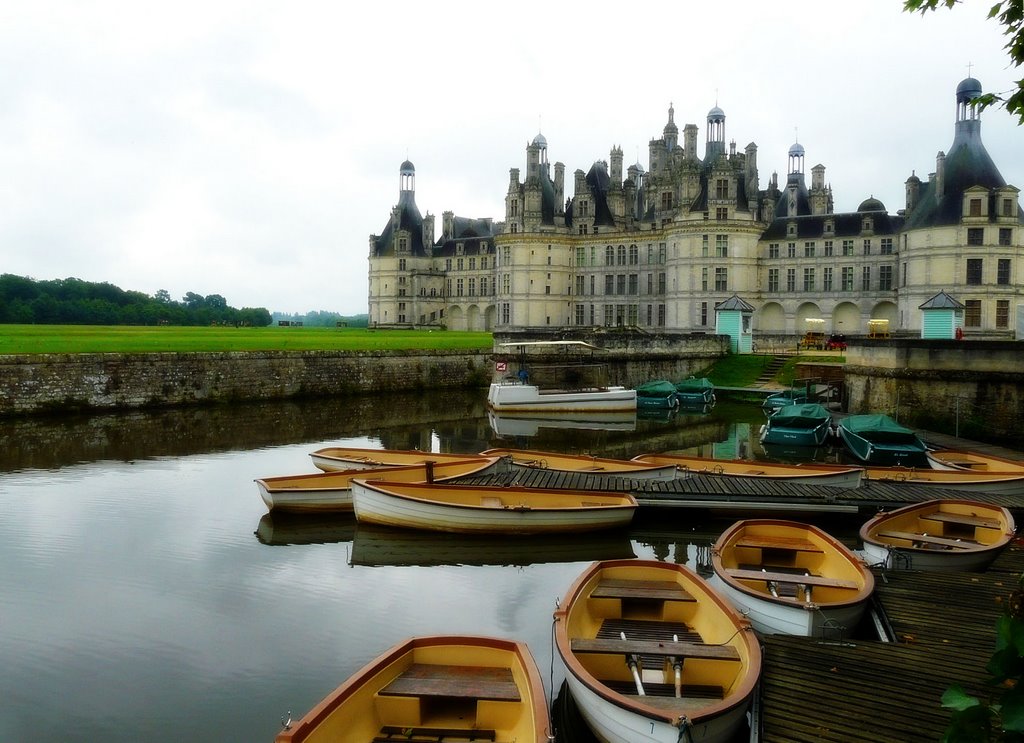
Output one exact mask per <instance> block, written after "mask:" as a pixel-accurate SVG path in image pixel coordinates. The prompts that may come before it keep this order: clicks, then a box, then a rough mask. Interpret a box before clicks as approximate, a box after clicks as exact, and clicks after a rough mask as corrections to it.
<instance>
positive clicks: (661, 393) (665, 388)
mask: <svg viewBox="0 0 1024 743" xmlns="http://www.w3.org/2000/svg"><path fill="white" fill-rule="evenodd" d="M675 391H676V386H675V385H674V384H672V383H671V382H668V381H665V380H663V379H659V380H657V381H654V382H647V383H646V384H642V385H640V386H639V387H637V388H636V394H637V395H638V396H639V397H668V396H669V395H672V394H675Z"/></svg>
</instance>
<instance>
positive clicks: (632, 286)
mask: <svg viewBox="0 0 1024 743" xmlns="http://www.w3.org/2000/svg"><path fill="white" fill-rule="evenodd" d="M639 292H640V275H639V274H635V273H631V274H630V275H629V295H630V296H631V297H635V296H636V295H637V294H638V293H639Z"/></svg>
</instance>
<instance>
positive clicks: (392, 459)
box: [309, 446, 474, 472]
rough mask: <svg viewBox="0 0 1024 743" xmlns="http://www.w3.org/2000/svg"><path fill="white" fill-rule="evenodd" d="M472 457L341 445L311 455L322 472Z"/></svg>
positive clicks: (469, 455)
mask: <svg viewBox="0 0 1024 743" xmlns="http://www.w3.org/2000/svg"><path fill="white" fill-rule="evenodd" d="M473 456H474V455H472V454H452V453H441V452H429V451H415V450H409V451H405V450H401V449H360V448H350V447H344V446H330V447H326V448H324V449H317V450H316V451H314V452H311V453H310V455H309V458H310V459H311V460H312V461H313V465H314V466H315V467H316V468H317V469H320V470H323V471H324V472H341V471H344V470H355V469H373V468H376V467H400V466H403V465H415V464H424V463H426V462H435V463H439V462H462V461H465V460H467V459H472V458H473Z"/></svg>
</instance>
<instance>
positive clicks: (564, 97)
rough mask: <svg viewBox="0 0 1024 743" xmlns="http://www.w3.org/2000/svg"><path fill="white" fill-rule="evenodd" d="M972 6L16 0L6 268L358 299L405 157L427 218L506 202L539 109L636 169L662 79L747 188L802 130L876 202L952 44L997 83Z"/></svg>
mask: <svg viewBox="0 0 1024 743" xmlns="http://www.w3.org/2000/svg"><path fill="white" fill-rule="evenodd" d="M622 7H627V8H635V9H636V10H635V12H634V13H632V14H629V15H619V14H616V13H615V12H614V10H615V9H617V8H622ZM988 7H989V3H988V2H985V1H984V0H967V3H966V5H964V6H961V7H957V8H955V9H954V10H945V9H942V10H940V11H938V12H935V13H930V14H928V15H927V16H923V17H922V16H920V15H917V14H914V15H911V14H908V13H904V12H902V3H901V2H900V0H858V1H857V2H843V3H840V2H824V1H823V0H806V1H805V0H790V2H785V3H766V2H763V0H751V1H750V2H726V3H692V2H678V1H675V2H661V1H660V0H655V1H653V2H647V3H641V4H639V5H636V6H632V5H630V4H626V5H623V4H621V3H611V2H606V3H585V4H584V3H578V2H566V3H552V2H543V3H542V2H535V1H534V0H525V1H521V2H518V3H513V4H505V5H497V4H492V3H481V2H450V1H448V0H439V1H438V2H433V3H424V2H405V1H404V0H393V1H392V2H371V3H354V4H353V3H345V4H344V5H343V4H342V3H338V2H330V3H328V2H320V1H315V2H298V3H281V2H274V3H270V2H253V1H252V0H247V1H246V2H234V1H233V0H217V1H216V2H209V1H208V0H207V1H205V2H191V1H189V0H186V1H184V2H177V3H166V2H165V3H159V4H157V3H152V2H148V1H147V0H131V1H128V2H90V1H89V0H85V1H76V2H51V1H48V0H33V2H13V0H8V1H7V2H5V3H3V5H0V60H2V62H3V68H4V70H5V74H4V76H3V79H2V81H0V197H2V201H0V273H14V274H18V275H24V276H31V277H32V278H35V279H54V278H66V277H69V276H74V277H78V278H81V279H85V280H88V281H108V282H110V283H113V284H116V285H118V286H120V287H122V288H124V289H132V290H137V291H142V292H144V293H146V294H153V293H155V292H156V291H157V290H159V289H166V290H167V291H169V292H170V294H171V296H172V297H173V298H175V299H180V298H181V297H182V296H183V295H184V294H185V293H186V292H196V293H198V294H202V295H208V294H221V295H223V296H224V297H225V298H226V299H227V300H228V303H229V304H230V305H232V306H235V307H253V306H255V307H266V308H267V309H269V310H271V311H282V312H307V311H310V310H329V311H337V312H341V313H343V314H355V313H363V312H366V306H367V301H366V290H367V256H368V252H369V249H368V238H369V235H370V234H379V233H380V232H382V231H383V229H384V227H385V225H386V224H387V220H388V217H389V214H390V210H391V208H392V206H393V205H394V204H395V203H396V202H397V200H398V189H399V174H398V169H399V165H400V164H401V162H402V161H403V160H405V159H406V158H408V159H410V160H411V161H412V162H413V163H414V164H415V166H416V202H417V204H418V205H419V208H420V211H421V212H423V213H424V214H426V213H427V212H428V211H429V212H431V213H433V214H435V215H437V231H438V234H440V228H441V220H440V215H441V213H442V212H443V211H447V210H451V211H454V212H455V213H456V214H457V215H459V216H465V217H493V218H495V219H496V220H500V219H503V218H504V197H505V193H506V190H507V188H508V178H509V169H510V168H513V167H516V168H520V169H521V170H523V171H525V162H526V150H525V148H526V145H527V144H528V142H529V141H530V140H531V139H532V138H533V137H534V136H535V135H536V134H537V132H538V131H542V132H543V133H544V136H545V137H546V138H547V140H548V155H549V159H550V161H551V162H556V161H560V162H563V163H565V166H566V185H567V191H571V184H572V177H571V174H572V173H573V172H574V171H575V170H577V169H582V170H587V169H588V168H589V167H590V165H591V164H592V163H593V162H594V161H595V160H600V159H605V160H606V159H608V156H609V155H608V153H609V150H610V149H611V147H612V146H614V145H618V146H619V147H621V148H622V150H623V154H624V159H625V164H626V165H629V164H631V163H633V162H637V161H639V162H640V163H641V164H642V165H643V166H644V168H645V169H646V168H647V166H648V160H647V144H648V142H649V141H650V140H651V139H652V138H658V137H660V136H661V133H662V129H663V127H664V125H665V123H666V121H667V116H668V114H667V111H668V107H669V104H670V103H671V104H673V105H674V107H675V121H676V124H677V125H678V126H679V128H680V130H682V127H683V126H684V125H685V124H688V123H693V124H696V125H697V126H698V127H699V133H698V153H699V154H701V155H703V150H704V141H705V137H706V129H705V123H706V117H707V113H708V110H709V109H710V108H711V107H712V106H714V105H715V104H716V102H717V104H718V105H719V106H720V107H721V108H722V109H723V110H724V111H725V114H726V122H725V139H726V141H727V142H728V141H731V140H735V142H736V145H737V149H738V150H739V151H742V150H743V148H744V147H745V146H746V145H747V144H748V143H749V142H754V143H756V144H757V146H758V167H759V172H760V181H761V187H762V188H763V187H764V186H765V185H766V183H767V182H768V179H769V178H770V176H771V173H772V172H773V171H777V172H778V173H779V177H780V180H783V181H784V179H785V171H786V165H787V161H786V155H787V152H788V149H789V146H790V145H791V144H792V143H793V142H794V141H796V140H799V142H800V143H801V144H802V145H803V146H804V147H805V149H806V151H807V157H806V170H807V172H808V176H807V177H808V182H809V180H810V168H811V167H812V166H814V165H816V164H819V163H820V164H823V165H825V167H826V172H825V177H826V181H827V182H828V183H830V184H831V186H832V188H833V194H834V197H835V208H836V211H849V210H853V209H855V208H856V207H857V205H858V204H859V203H860V202H861V201H862V200H864V199H865V198H867V197H869V196H872V195H873V196H875V197H876V198H880V199H881V200H882V201H883V202H884V203H885V205H886V207H888V209H889V211H890V212H893V213H894V212H895V211H896V210H898V209H900V208H902V207H903V201H904V195H903V193H904V191H903V189H904V187H903V183H904V181H905V180H906V179H907V177H909V176H910V174H911V172H912V171H916V172H917V174H918V175H919V176H920V177H921V178H922V179H926V178H927V176H928V174H929V173H930V172H932V171H933V170H934V168H935V155H936V153H937V152H938V151H939V150H943V151H946V150H948V149H949V145H950V144H951V142H952V139H953V123H954V118H955V98H954V93H955V90H956V86H957V83H959V81H960V80H962V79H963V78H964V77H967V75H968V64H971V65H973V66H972V67H971V68H970V69H971V74H972V75H973V76H974V77H977V78H978V79H979V80H980V81H981V82H982V84H983V86H984V87H985V89H986V90H989V91H1006V90H1009V89H1010V88H1011V87H1012V84H1013V83H1012V81H1013V80H1015V79H1016V78H1018V77H1020V76H1021V75H1022V74H1024V70H1021V69H1017V70H1014V69H1013V68H1011V67H1010V66H1009V63H1008V57H1007V55H1006V52H1005V51H1004V50H1003V45H1004V44H1005V38H1004V37H1003V36H1002V35H1001V30H1002V29H1001V27H1000V26H999V25H998V23H996V22H995V21H989V20H987V19H986V18H985V15H986V12H987V9H988ZM499 9H500V10H499ZM513 9H514V12H515V14H514V15H511V16H505V15H504V14H505V13H506V11H509V10H513ZM982 135H983V139H984V142H985V144H986V146H987V148H988V151H989V153H990V154H991V155H992V157H993V158H994V160H995V162H996V164H997V166H998V167H999V169H1000V171H1001V173H1002V175H1003V177H1004V178H1005V179H1006V181H1007V182H1009V183H1012V184H1014V185H1017V186H1018V187H1022V188H1024V146H1022V145H1024V127H1018V126H1017V125H1016V120H1015V119H1013V118H1012V117H1010V116H1009V115H1008V114H1007V113H1006V112H1005V111H1004V110H1003V109H998V110H995V109H993V110H990V111H987V112H986V113H985V115H984V118H983V123H982ZM567 195H569V194H567Z"/></svg>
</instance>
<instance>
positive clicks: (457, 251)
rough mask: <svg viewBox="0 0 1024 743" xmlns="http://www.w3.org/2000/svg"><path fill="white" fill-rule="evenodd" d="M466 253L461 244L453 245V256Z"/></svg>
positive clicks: (464, 247)
mask: <svg viewBox="0 0 1024 743" xmlns="http://www.w3.org/2000/svg"><path fill="white" fill-rule="evenodd" d="M465 251H466V246H465V245H463V244H462V243H455V255H462V254H463V253H465Z"/></svg>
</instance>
